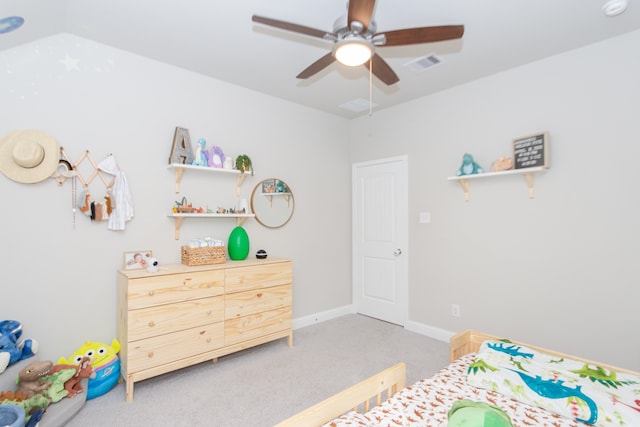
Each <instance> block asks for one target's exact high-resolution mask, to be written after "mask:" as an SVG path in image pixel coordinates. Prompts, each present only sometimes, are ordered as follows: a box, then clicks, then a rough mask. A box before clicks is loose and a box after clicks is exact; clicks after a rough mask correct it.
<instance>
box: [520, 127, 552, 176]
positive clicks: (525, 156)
mask: <svg viewBox="0 0 640 427" xmlns="http://www.w3.org/2000/svg"><path fill="white" fill-rule="evenodd" d="M549 166H550V165H549V133H548V132H539V133H536V134H534V135H529V136H524V137H522V138H517V139H514V140H513V168H514V169H525V168H535V167H543V168H548V167H549Z"/></svg>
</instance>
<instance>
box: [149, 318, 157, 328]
mask: <svg viewBox="0 0 640 427" xmlns="http://www.w3.org/2000/svg"><path fill="white" fill-rule="evenodd" d="M149 326H150V327H152V328H153V327H154V326H156V324H155V322H154V321H153V320H151V321H150V322H149Z"/></svg>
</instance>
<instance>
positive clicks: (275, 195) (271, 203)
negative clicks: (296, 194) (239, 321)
mask: <svg viewBox="0 0 640 427" xmlns="http://www.w3.org/2000/svg"><path fill="white" fill-rule="evenodd" d="M260 195H262V196H264V197H266V198H267V199H269V205H271V206H273V198H274V197H284V198H285V200H286V201H287V206H289V200H291V193H260Z"/></svg>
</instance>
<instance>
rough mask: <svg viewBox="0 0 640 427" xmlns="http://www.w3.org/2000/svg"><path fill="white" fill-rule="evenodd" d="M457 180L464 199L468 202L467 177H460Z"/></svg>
mask: <svg viewBox="0 0 640 427" xmlns="http://www.w3.org/2000/svg"><path fill="white" fill-rule="evenodd" d="M458 182H459V183H460V186H461V187H462V191H464V201H465V202H468V201H469V180H468V179H461V180H459V181H458Z"/></svg>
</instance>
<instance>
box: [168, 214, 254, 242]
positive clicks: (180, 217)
mask: <svg viewBox="0 0 640 427" xmlns="http://www.w3.org/2000/svg"><path fill="white" fill-rule="evenodd" d="M169 217H170V218H173V219H174V220H175V239H176V240H178V239H180V227H181V226H182V222H183V221H184V219H185V218H236V224H237V225H242V224H244V222H245V220H246V219H247V218H255V215H254V214H216V213H211V214H207V213H174V214H171V215H169Z"/></svg>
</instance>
